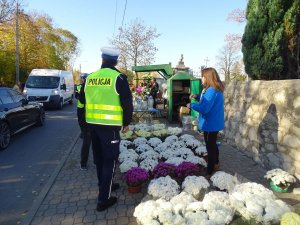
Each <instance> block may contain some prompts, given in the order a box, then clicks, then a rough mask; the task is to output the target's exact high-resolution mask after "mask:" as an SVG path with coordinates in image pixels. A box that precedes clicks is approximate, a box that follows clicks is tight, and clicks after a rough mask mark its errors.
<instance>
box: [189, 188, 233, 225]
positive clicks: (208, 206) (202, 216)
mask: <svg viewBox="0 0 300 225" xmlns="http://www.w3.org/2000/svg"><path fill="white" fill-rule="evenodd" d="M233 216H234V209H233V207H232V206H231V204H230V201H229V195H228V194H227V193H225V192H219V191H212V192H210V193H208V194H206V195H205V197H204V199H203V201H202V202H198V201H197V202H192V203H190V204H189V205H188V206H187V208H186V212H185V215H184V217H185V218H186V221H187V224H193V225H194V224H195V225H196V224H205V225H225V224H229V223H230V222H231V221H232V219H233Z"/></svg>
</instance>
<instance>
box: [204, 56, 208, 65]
mask: <svg viewBox="0 0 300 225" xmlns="http://www.w3.org/2000/svg"><path fill="white" fill-rule="evenodd" d="M204 61H205V67H207V62H208V61H209V59H208V57H206V59H204Z"/></svg>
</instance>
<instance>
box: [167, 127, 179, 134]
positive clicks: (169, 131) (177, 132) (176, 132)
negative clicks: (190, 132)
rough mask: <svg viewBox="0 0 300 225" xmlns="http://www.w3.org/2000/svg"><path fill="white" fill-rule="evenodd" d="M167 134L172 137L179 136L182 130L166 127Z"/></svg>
mask: <svg viewBox="0 0 300 225" xmlns="http://www.w3.org/2000/svg"><path fill="white" fill-rule="evenodd" d="M168 133H169V134H172V135H179V134H181V133H182V128H180V127H168Z"/></svg>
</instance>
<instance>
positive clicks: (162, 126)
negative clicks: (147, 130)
mask: <svg viewBox="0 0 300 225" xmlns="http://www.w3.org/2000/svg"><path fill="white" fill-rule="evenodd" d="M163 129H166V125H165V124H163V123H159V124H153V125H152V130H163Z"/></svg>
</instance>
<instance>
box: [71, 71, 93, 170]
mask: <svg viewBox="0 0 300 225" xmlns="http://www.w3.org/2000/svg"><path fill="white" fill-rule="evenodd" d="M86 78H87V74H86V73H84V74H81V76H80V82H81V84H79V85H77V88H76V89H77V91H76V92H75V98H78V97H79V95H80V91H81V88H82V86H83V84H84V82H85V79H86ZM77 117H78V124H79V126H80V129H81V134H80V136H81V137H82V139H83V140H82V146H81V154H80V156H81V160H80V169H81V170H87V162H88V159H89V152H90V146H91V133H90V130H89V127H88V125H87V123H86V122H85V105H84V103H82V102H81V101H80V100H79V99H78V101H77Z"/></svg>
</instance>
